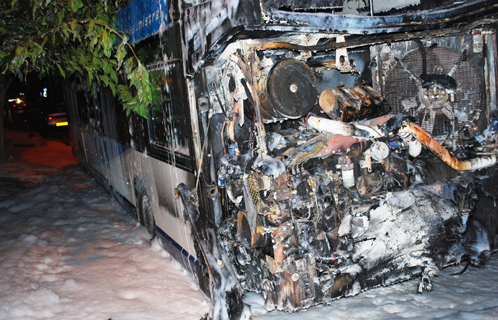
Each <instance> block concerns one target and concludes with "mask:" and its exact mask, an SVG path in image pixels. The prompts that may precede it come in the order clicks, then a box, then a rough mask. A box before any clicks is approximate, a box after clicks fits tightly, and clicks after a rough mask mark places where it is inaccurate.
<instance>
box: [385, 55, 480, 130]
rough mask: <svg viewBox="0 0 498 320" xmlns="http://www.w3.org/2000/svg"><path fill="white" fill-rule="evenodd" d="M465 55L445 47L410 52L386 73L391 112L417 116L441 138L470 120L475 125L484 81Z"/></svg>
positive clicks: (386, 89) (426, 127)
mask: <svg viewBox="0 0 498 320" xmlns="http://www.w3.org/2000/svg"><path fill="white" fill-rule="evenodd" d="M424 56H425V65H426V68H425V69H426V70H425V72H424ZM464 57H465V53H461V52H457V51H453V50H451V49H448V48H445V47H435V48H417V49H414V50H411V51H408V52H407V53H406V54H405V55H404V56H403V57H402V58H401V60H399V61H398V63H397V64H396V66H395V67H393V68H392V69H391V70H390V71H389V72H388V73H387V75H386V79H385V90H384V94H385V97H386V100H387V101H388V102H389V104H390V105H391V108H392V111H393V112H394V113H404V114H407V115H410V116H412V117H414V118H415V119H417V121H418V124H419V125H421V126H422V127H423V128H424V129H425V130H426V131H427V132H429V133H430V134H432V135H433V136H434V137H440V138H441V137H446V136H447V135H448V134H449V133H451V130H452V129H451V128H452V125H455V130H456V131H458V130H460V129H462V128H463V127H464V126H465V125H466V124H469V122H470V123H472V124H475V122H476V121H477V119H479V116H480V113H481V104H480V97H481V94H480V90H481V87H480V83H481V82H480V78H479V74H478V73H477V71H476V70H475V68H474V66H473V65H472V64H471V63H470V62H469V61H467V60H466V59H465V58H464ZM455 68H456V69H455ZM452 69H453V72H452V71H451V70H452ZM450 73H451V74H450ZM448 74H450V76H449V77H448ZM417 79H418V81H417ZM450 92H452V93H454V99H453V101H454V102H453V103H451V97H450V94H449V93H450ZM421 93H423V94H424V95H425V96H424V97H421V96H420V95H421ZM454 119H456V121H455V120H454Z"/></svg>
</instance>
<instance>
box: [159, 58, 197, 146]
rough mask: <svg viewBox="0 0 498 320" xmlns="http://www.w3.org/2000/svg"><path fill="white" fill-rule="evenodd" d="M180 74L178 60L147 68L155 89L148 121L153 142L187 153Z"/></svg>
mask: <svg viewBox="0 0 498 320" xmlns="http://www.w3.org/2000/svg"><path fill="white" fill-rule="evenodd" d="M181 75H182V72H181V64H180V63H171V64H167V65H166V66H165V67H164V68H163V69H160V70H154V71H151V72H150V77H151V82H152V84H153V88H154V91H153V103H152V104H151V107H150V119H149V125H150V126H151V128H150V133H151V140H152V141H151V142H152V143H153V144H154V145H156V146H158V147H164V148H167V149H169V150H171V151H175V152H179V153H181V154H182V155H186V156H188V155H189V154H190V152H189V144H188V143H189V140H188V139H189V137H190V133H189V129H188V128H189V122H188V120H187V119H188V114H186V110H188V109H186V108H184V107H183V106H184V103H183V99H182V92H183V88H182V85H181V84H182V80H181V79H182V78H181Z"/></svg>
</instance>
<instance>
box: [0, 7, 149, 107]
mask: <svg viewBox="0 0 498 320" xmlns="http://www.w3.org/2000/svg"><path fill="white" fill-rule="evenodd" d="M128 2H129V0H121V1H120V0H114V1H113V0H110V1H101V0H30V1H26V0H24V1H18V0H11V1H2V2H1V4H0V10H1V12H2V14H1V15H0V67H1V69H0V72H1V73H2V74H8V73H11V74H16V75H17V76H18V77H20V78H21V79H22V78H24V77H25V75H27V74H28V73H30V72H38V73H39V74H40V76H44V75H47V74H53V73H60V74H61V75H62V76H63V77H64V78H66V77H68V76H70V75H71V74H73V73H75V72H79V73H81V74H83V75H85V76H86V77H87V78H88V82H89V83H88V87H89V88H92V87H93V86H92V83H96V84H98V85H105V86H107V87H109V88H110V89H111V90H112V92H113V93H114V95H117V96H118V97H119V99H120V100H121V101H122V103H123V107H124V109H125V110H126V112H127V114H129V113H130V112H131V111H133V112H136V113H138V114H140V115H142V116H146V115H147V111H146V110H147V106H148V104H149V103H150V101H151V87H150V81H149V74H148V72H147V70H146V68H145V66H144V65H143V64H142V63H141V62H140V60H139V59H138V57H137V56H136V55H135V52H134V51H133V47H132V46H131V45H130V44H129V43H128V37H127V36H126V35H125V34H124V33H122V32H120V31H118V30H116V29H115V28H114V27H113V25H114V21H115V14H116V13H117V12H118V11H119V9H120V8H121V7H123V6H125V5H126V4H127V3H128Z"/></svg>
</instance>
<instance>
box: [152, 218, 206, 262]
mask: <svg viewBox="0 0 498 320" xmlns="http://www.w3.org/2000/svg"><path fill="white" fill-rule="evenodd" d="M156 231H157V232H159V234H160V235H161V236H162V237H163V238H164V239H165V240H167V241H168V242H169V243H171V244H172V245H173V246H174V247H175V248H176V249H178V251H179V252H180V253H182V254H183V255H184V256H185V257H186V258H188V260H189V261H190V262H191V263H193V264H194V265H195V266H197V267H198V266H199V261H198V260H197V259H195V258H194V257H193V256H192V255H191V254H190V253H189V252H188V251H187V250H185V249H184V248H183V247H182V246H181V245H179V244H178V242H176V241H175V240H173V238H171V237H170V236H169V235H168V234H167V233H166V232H164V230H162V229H161V228H159V227H158V226H156ZM172 254H173V253H172Z"/></svg>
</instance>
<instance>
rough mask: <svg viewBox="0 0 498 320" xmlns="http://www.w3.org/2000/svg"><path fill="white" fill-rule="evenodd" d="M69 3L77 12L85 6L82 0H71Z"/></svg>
mask: <svg viewBox="0 0 498 320" xmlns="http://www.w3.org/2000/svg"><path fill="white" fill-rule="evenodd" d="M69 3H70V5H71V10H72V11H73V12H76V11H78V10H79V9H81V8H82V7H83V3H82V2H81V0H69Z"/></svg>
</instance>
